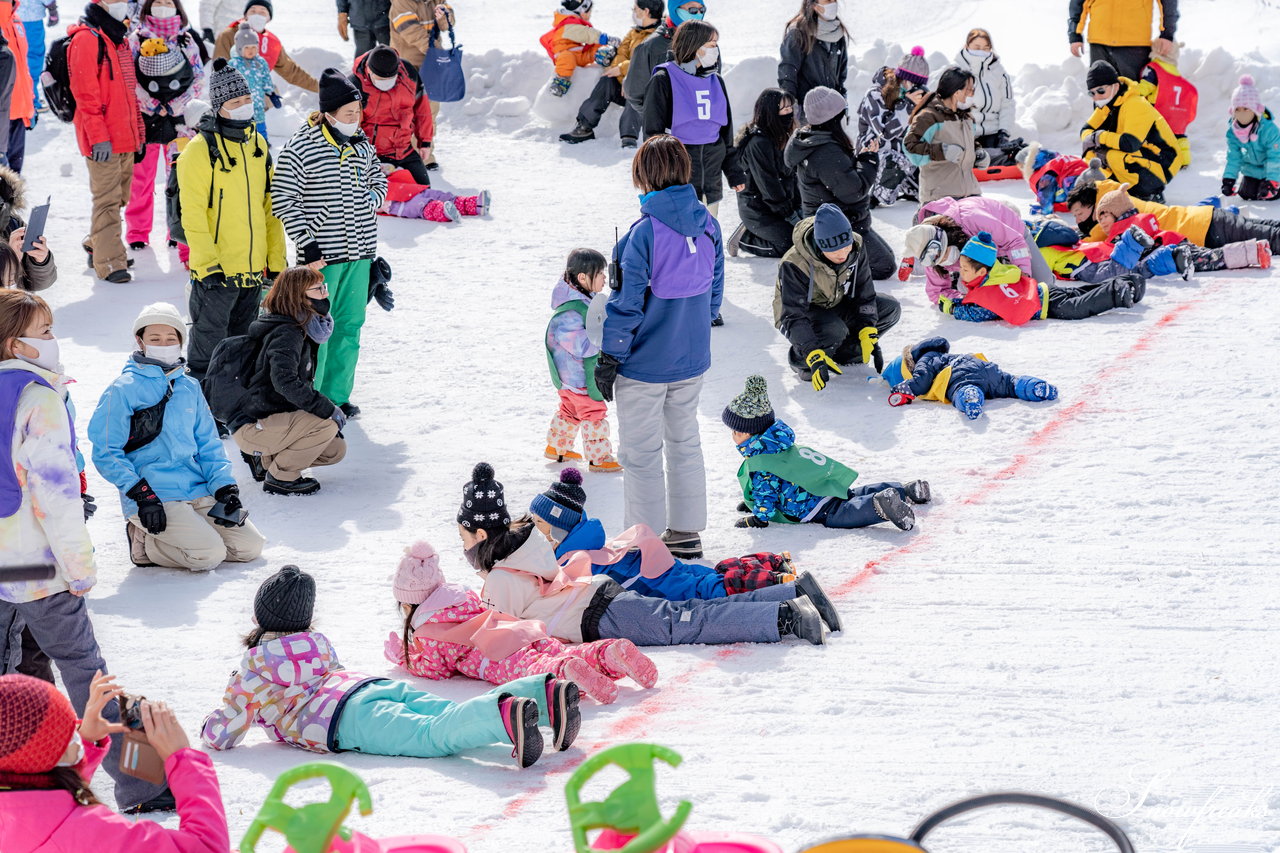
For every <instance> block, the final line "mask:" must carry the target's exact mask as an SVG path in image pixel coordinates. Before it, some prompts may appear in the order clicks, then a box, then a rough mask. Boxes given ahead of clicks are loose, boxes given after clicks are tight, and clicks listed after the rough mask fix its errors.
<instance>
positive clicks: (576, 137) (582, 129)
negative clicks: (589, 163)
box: [560, 121, 596, 145]
mask: <svg viewBox="0 0 1280 853" xmlns="http://www.w3.org/2000/svg"><path fill="white" fill-rule="evenodd" d="M595 138H596V130H595V128H594V127H592V126H591V125H589V124H586V123H585V122H581V121H580V122H578V124H577V126H576V127H574V129H573V130H571V131H569V132H568V133H562V134H560V141H561V142H567V143H569V144H570V145H577V144H578V143H579V142H586V141H588V140H591V139H595Z"/></svg>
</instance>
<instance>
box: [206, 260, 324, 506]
mask: <svg viewBox="0 0 1280 853" xmlns="http://www.w3.org/2000/svg"><path fill="white" fill-rule="evenodd" d="M262 307H263V310H264V313H263V315H262V316H261V317H259V318H258V319H257V320H255V321H254V322H253V324H252V325H251V326H249V339H250V341H251V342H252V344H253V346H254V347H255V348H256V349H257V351H258V355H257V357H256V358H255V359H254V364H253V372H252V373H251V374H250V379H249V382H248V389H249V390H248V393H247V394H246V396H245V398H244V407H243V411H242V413H241V415H240V416H239V417H238V418H236V419H235V420H234V421H232V422H231V423H230V424H229V427H230V428H231V431H232V433H233V436H234V438H235V441H236V444H238V445H239V446H240V452H241V455H242V456H243V457H244V460H245V461H246V462H248V463H249V467H250V468H252V469H253V478H254V479H255V480H260V481H262V480H265V482H263V484H262V490H263V491H265V492H267V493H268V494H275V495H311V494H315V493H316V492H318V491H320V483H318V482H317V481H316V480H315V478H314V477H304V476H302V472H303V471H304V470H305V469H306V468H309V467H311V466H312V465H333V464H334V463H336V462H339V461H341V459H342V457H343V456H345V455H346V454H347V443H346V442H345V441H344V440H343V438H342V432H341V430H342V427H343V425H344V424H346V421H347V418H346V416H345V415H344V414H343V413H342V410H341V409H340V408H338V407H337V406H335V405H334V404H333V401H332V400H330V399H329V398H328V397H326V396H324V395H323V394H321V393H320V392H319V391H317V390H316V389H315V388H314V387H313V384H312V383H313V382H314V380H315V373H316V351H317V350H318V349H319V348H320V345H321V344H322V343H324V342H325V341H326V340H328V339H329V335H331V334H332V333H333V318H332V317H331V316H329V286H328V285H327V284H326V283H325V280H324V277H323V276H322V275H320V273H318V272H316V271H315V270H313V269H311V268H310V267H290V268H289V269H287V270H285V271H284V272H282V273H280V276H279V277H278V278H277V279H276V283H275V284H274V285H273V286H272V287H271V291H270V292H269V293H267V298H266V299H265V300H264V301H263V304H262Z"/></svg>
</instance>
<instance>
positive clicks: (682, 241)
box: [596, 134, 724, 558]
mask: <svg viewBox="0 0 1280 853" xmlns="http://www.w3.org/2000/svg"><path fill="white" fill-rule="evenodd" d="M691 174H692V164H691V162H690V160H689V154H688V152H687V151H686V150H685V147H684V144H683V143H681V142H680V140H678V139H676V138H675V137H673V136H668V135H666V134H659V135H657V136H652V137H650V138H648V139H646V140H645V142H644V144H643V145H642V146H640V150H639V151H637V152H636V157H635V160H634V161H632V166H631V175H632V180H633V181H634V183H635V185H636V188H637V189H639V190H640V191H641V192H642V193H643V195H642V196H641V197H640V198H641V201H640V210H641V212H642V213H643V214H644V215H643V216H642V217H641V218H640V220H639V221H638V222H636V223H635V224H634V225H632V226H631V229H630V230H629V231H628V232H627V234H626V236H624V237H623V238H622V239H621V240H619V241H618V244H617V245H616V246H614V248H613V259H614V261H615V263H616V264H618V265H620V266H621V281H615V282H614V283H613V287H614V291H613V293H612V294H611V295H610V297H609V303H608V306H607V308H606V312H605V320H604V342H603V346H602V352H601V355H600V361H599V362H598V363H597V365H596V384H597V385H598V386H599V387H600V390H601V392H602V393H603V394H604V398H605V399H606V400H611V401H612V400H614V399H615V397H616V400H617V410H618V438H619V452H618V458H619V461H620V462H622V466H623V482H622V493H623V515H624V522H623V526H624V527H631V526H632V525H635V524H647V525H649V527H650V528H652V529H653V530H654V531H658V530H664V531H665V532H664V533H663V534H662V538H663V539H664V540H665V541H666V542H667V547H668V548H670V549H671V553H673V554H675V555H676V556H677V557H689V558H697V557H701V556H702V540H701V537H700V536H699V535H698V534H699V532H700V531H702V530H703V529H705V528H706V526H707V478H706V470H705V468H704V466H703V461H702V440H701V437H700V436H699V433H698V396H699V394H700V393H701V391H702V374H704V373H706V372H707V368H709V367H710V366H711V321H712V319H713V318H715V316H716V315H717V314H718V313H719V312H720V301H721V298H722V297H723V295H724V250H723V248H722V246H721V238H720V224H719V223H718V222H716V220H715V218H714V217H712V216H711V215H710V214H709V213H708V212H707V209H706V208H705V207H704V206H703V205H702V204H701V203H700V202H699V201H698V195H697V192H696V191H695V190H694V188H693V187H692V186H690V184H689V179H690V175H691ZM615 382H616V384H615ZM664 453H665V456H666V468H665V470H664V467H663V456H664Z"/></svg>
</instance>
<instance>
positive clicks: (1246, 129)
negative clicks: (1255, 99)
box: [1231, 118, 1260, 145]
mask: <svg viewBox="0 0 1280 853" xmlns="http://www.w3.org/2000/svg"><path fill="white" fill-rule="evenodd" d="M1259 121H1260V120H1259V119H1256V118H1255V119H1254V120H1253V121H1251V122H1249V123H1248V124H1246V125H1241V124H1240V122H1238V121H1236V120H1235V119H1232V120H1231V132H1232V133H1234V134H1235V135H1236V139H1239V140H1240V142H1241V144H1243V145H1248V144H1249V143H1250V142H1251V141H1253V139H1255V138H1256V137H1255V135H1254V131H1256V130H1257V129H1258V124H1259Z"/></svg>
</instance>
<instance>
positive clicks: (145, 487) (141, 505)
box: [124, 477, 168, 536]
mask: <svg viewBox="0 0 1280 853" xmlns="http://www.w3.org/2000/svg"><path fill="white" fill-rule="evenodd" d="M124 495H125V497H127V498H129V499H130V500H132V501H133V502H134V503H136V504H137V505H138V522H139V523H140V524H141V525H142V526H143V528H144V529H145V530H146V531H147V532H148V533H150V534H151V535H152V536H159V535H160V534H161V533H164V529H165V527H167V526H168V521H166V520H165V516H164V504H163V503H162V502H161V501H160V498H158V497H156V493H155V492H153V491H152V490H151V486H150V484H148V483H147V480H146V478H145V477H144V478H143V479H141V480H139V481H138V482H136V483H134V484H133V488H131V489H129V491H127V492H125V493H124Z"/></svg>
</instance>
